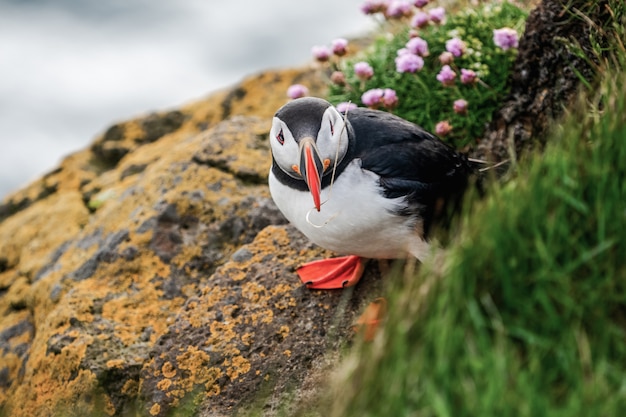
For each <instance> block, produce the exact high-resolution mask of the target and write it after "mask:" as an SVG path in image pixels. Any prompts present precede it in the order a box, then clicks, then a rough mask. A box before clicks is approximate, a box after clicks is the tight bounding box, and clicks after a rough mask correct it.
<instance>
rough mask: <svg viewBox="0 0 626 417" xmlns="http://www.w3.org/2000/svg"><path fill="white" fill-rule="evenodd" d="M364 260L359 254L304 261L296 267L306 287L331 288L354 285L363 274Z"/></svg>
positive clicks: (316, 288)
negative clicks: (304, 262)
mask: <svg viewBox="0 0 626 417" xmlns="http://www.w3.org/2000/svg"><path fill="white" fill-rule="evenodd" d="M365 263H366V260H365V259H363V258H361V257H359V256H342V257H339V258H330V259H322V260H319V261H313V262H309V263H306V264H304V265H302V266H301V267H299V268H298V269H297V271H296V272H297V273H298V275H299V276H300V280H302V282H303V283H304V285H306V286H307V288H310V289H315V290H333V289H340V288H346V287H351V286H353V285H356V283H357V282H359V280H360V279H361V276H362V275H363V270H364V269H365Z"/></svg>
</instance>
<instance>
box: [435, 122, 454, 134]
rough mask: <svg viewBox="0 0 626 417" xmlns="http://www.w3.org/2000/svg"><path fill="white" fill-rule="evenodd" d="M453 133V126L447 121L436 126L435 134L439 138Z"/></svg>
mask: <svg viewBox="0 0 626 417" xmlns="http://www.w3.org/2000/svg"><path fill="white" fill-rule="evenodd" d="M451 131H452V125H451V124H450V123H449V122H448V121H447V120H443V121H441V122H439V123H437V124H436V125H435V133H436V134H438V135H439V136H446V135H447V134H448V133H450V132H451Z"/></svg>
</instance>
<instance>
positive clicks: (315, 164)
mask: <svg viewBox="0 0 626 417" xmlns="http://www.w3.org/2000/svg"><path fill="white" fill-rule="evenodd" d="M323 173H324V163H323V162H322V157H321V156H320V153H319V151H318V149H317V145H315V141H314V140H313V138H310V137H309V138H304V139H302V140H301V141H300V174H301V175H302V178H304V181H305V182H306V185H307V186H308V187H309V191H311V194H312V195H313V204H315V208H316V209H317V211H320V206H321V204H322V203H321V201H320V195H321V194H322V174H323Z"/></svg>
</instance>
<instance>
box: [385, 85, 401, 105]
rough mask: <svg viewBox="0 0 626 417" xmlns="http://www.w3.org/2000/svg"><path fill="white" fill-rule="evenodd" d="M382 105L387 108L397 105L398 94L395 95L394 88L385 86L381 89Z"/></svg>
mask: <svg viewBox="0 0 626 417" xmlns="http://www.w3.org/2000/svg"><path fill="white" fill-rule="evenodd" d="M382 101H383V106H385V107H386V108H388V109H393V108H394V107H396V106H397V105H398V96H397V95H396V92H395V90H392V89H391V88H385V90H384V91H383V99H382Z"/></svg>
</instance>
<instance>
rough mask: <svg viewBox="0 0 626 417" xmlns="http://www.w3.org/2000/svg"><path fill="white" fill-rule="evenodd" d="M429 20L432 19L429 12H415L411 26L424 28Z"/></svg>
mask: <svg viewBox="0 0 626 417" xmlns="http://www.w3.org/2000/svg"><path fill="white" fill-rule="evenodd" d="M429 21H430V16H428V13H424V12H421V11H420V12H417V13H415V16H413V19H411V27H414V28H423V27H425V26H426V25H428V22H429Z"/></svg>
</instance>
